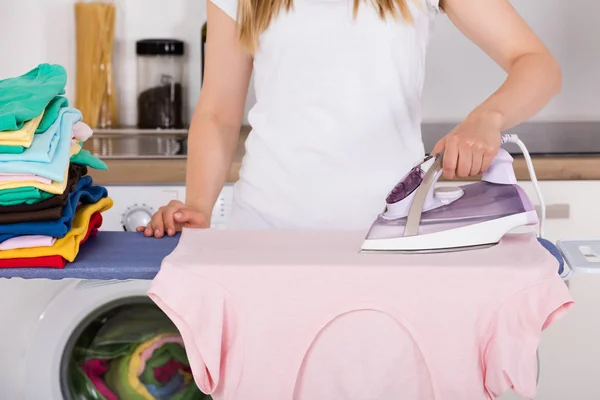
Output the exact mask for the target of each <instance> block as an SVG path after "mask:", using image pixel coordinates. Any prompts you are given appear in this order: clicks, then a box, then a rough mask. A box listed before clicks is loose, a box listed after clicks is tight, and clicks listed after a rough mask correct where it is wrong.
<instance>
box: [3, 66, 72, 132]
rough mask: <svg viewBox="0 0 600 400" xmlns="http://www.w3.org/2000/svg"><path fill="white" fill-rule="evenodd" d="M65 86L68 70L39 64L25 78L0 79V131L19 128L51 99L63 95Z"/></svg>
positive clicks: (36, 114) (22, 76) (38, 113)
mask: <svg viewBox="0 0 600 400" xmlns="http://www.w3.org/2000/svg"><path fill="white" fill-rule="evenodd" d="M66 84H67V71H66V70H65V69H64V68H63V67H62V66H60V65H51V64H40V65H39V66H37V67H36V68H34V69H32V70H31V71H29V72H28V73H26V74H25V75H21V76H19V77H15V78H8V79H3V80H0V131H14V130H18V129H21V128H22V127H23V124H24V123H25V122H26V121H29V120H30V119H33V118H35V117H37V116H38V115H40V114H41V113H42V112H43V111H44V109H45V108H46V106H47V105H48V104H49V103H50V101H51V100H52V99H53V98H54V97H56V96H58V95H60V94H63V93H64V88H65V85H66Z"/></svg>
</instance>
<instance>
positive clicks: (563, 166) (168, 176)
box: [90, 128, 600, 185]
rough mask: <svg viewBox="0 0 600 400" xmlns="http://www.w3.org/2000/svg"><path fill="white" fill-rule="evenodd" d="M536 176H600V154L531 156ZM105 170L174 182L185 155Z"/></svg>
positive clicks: (523, 176) (110, 176) (522, 173)
mask: <svg viewBox="0 0 600 400" xmlns="http://www.w3.org/2000/svg"><path fill="white" fill-rule="evenodd" d="M247 137H248V128H244V129H243V130H242V133H241V134H240V141H239V143H238V148H237V151H236V153H235V157H234V161H233V163H232V165H231V169H230V171H229V177H228V182H235V181H236V180H237V179H238V173H239V170H240V168H241V165H242V158H243V156H244V153H245V148H244V144H245V141H246V138H247ZM532 160H533V164H534V167H535V171H536V175H537V177H538V179H539V180H600V155H573V156H571V155H560V156H555V155H552V156H535V155H534V156H532ZM105 162H106V164H107V165H108V171H96V170H90V175H92V177H93V178H94V181H95V182H97V183H98V184H101V185H147V184H150V185H163V184H164V185H173V184H184V183H185V165H186V160H185V159H141V160H132V159H129V160H128V159H110V160H105ZM513 165H514V168H515V173H516V175H517V179H518V180H524V181H527V180H529V172H528V171H527V165H526V163H525V160H524V159H523V157H522V156H519V155H517V156H515V160H514V164H513Z"/></svg>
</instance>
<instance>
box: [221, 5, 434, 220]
mask: <svg viewBox="0 0 600 400" xmlns="http://www.w3.org/2000/svg"><path fill="white" fill-rule="evenodd" d="M212 1H213V2H214V3H215V4H216V5H217V6H218V7H219V8H221V9H222V10H223V11H225V13H227V14H228V15H229V16H230V17H232V18H234V19H235V17H236V12H237V0H212ZM437 2H438V0H408V4H409V7H410V9H411V12H412V15H413V17H414V23H412V24H410V23H407V22H405V21H404V20H403V19H402V18H401V17H398V18H397V19H396V20H392V19H388V20H387V21H382V20H381V19H380V18H379V16H378V15H377V12H376V10H375V9H374V7H373V6H371V5H370V2H368V1H365V2H363V3H361V6H360V8H359V12H358V16H357V17H356V18H353V14H352V13H353V0H294V7H293V10H292V11H290V12H289V13H286V12H285V11H282V12H281V13H280V14H279V16H278V17H277V18H275V19H274V20H273V21H272V22H271V25H270V26H269V28H268V29H267V30H266V31H265V32H264V33H263V34H262V35H261V36H260V40H259V48H258V50H257V52H256V53H255V56H254V90H255V93H256V104H255V105H254V107H253V108H252V109H251V110H250V112H249V114H248V121H249V123H250V125H251V126H252V132H251V133H250V136H249V138H248V140H247V142H246V155H245V157H244V159H243V162H242V168H241V171H240V179H239V181H238V182H237V183H236V184H235V188H234V207H233V208H234V209H233V214H232V221H231V225H230V226H231V227H233V228H238V229H239V228H255V229H260V228H275V229H292V228H293V229H360V230H364V229H367V228H368V227H369V225H370V223H371V222H372V221H373V219H374V218H375V217H376V215H377V214H378V213H380V212H381V211H382V210H383V208H384V206H385V196H386V195H387V193H388V192H389V191H390V190H391V188H392V187H393V186H394V185H395V184H396V183H397V181H399V180H400V179H401V178H402V176H403V175H404V174H405V173H406V172H407V171H408V170H409V169H410V168H411V167H412V166H413V165H414V164H415V163H416V162H417V161H419V160H420V159H421V158H422V157H423V156H424V150H423V144H422V140H421V128H420V124H421V92H422V88H423V81H424V73H425V57H426V50H427V45H428V42H429V36H430V32H431V28H432V23H433V20H434V18H435V16H436V15H437V13H438V12H439V9H438V4H437Z"/></svg>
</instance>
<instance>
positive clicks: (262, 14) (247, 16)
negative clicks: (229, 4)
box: [238, 0, 412, 53]
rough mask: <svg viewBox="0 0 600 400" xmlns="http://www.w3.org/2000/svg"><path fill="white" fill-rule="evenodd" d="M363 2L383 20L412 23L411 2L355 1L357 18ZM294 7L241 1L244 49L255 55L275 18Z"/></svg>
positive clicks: (267, 0) (270, 0) (283, 1)
mask: <svg viewBox="0 0 600 400" xmlns="http://www.w3.org/2000/svg"><path fill="white" fill-rule="evenodd" d="M362 1H365V2H370V3H371V4H372V5H373V7H375V9H376V10H377V12H378V14H379V16H380V17H381V19H385V18H386V17H392V18H395V17H397V16H398V13H400V15H401V16H402V18H403V19H404V20H406V21H408V22H412V15H411V13H410V10H409V8H408V4H407V2H408V1H410V0H354V16H355V17H356V14H357V13H358V8H359V5H360V3H361V2H362ZM293 6H294V4H293V0H239V4H238V22H239V29H240V33H239V34H240V41H241V43H242V45H243V47H244V48H245V49H246V50H248V51H249V52H251V53H254V51H255V50H256V48H257V47H258V37H259V36H260V34H261V33H263V32H264V31H265V30H266V29H267V28H268V27H269V24H270V23H271V21H272V20H273V18H274V17H276V16H277V14H278V13H279V12H280V11H281V9H282V8H283V9H285V10H286V11H289V10H291V9H292V7H293Z"/></svg>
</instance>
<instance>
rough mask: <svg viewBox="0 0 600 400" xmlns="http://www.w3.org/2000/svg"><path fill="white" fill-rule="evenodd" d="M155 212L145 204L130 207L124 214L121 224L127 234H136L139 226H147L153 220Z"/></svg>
mask: <svg viewBox="0 0 600 400" xmlns="http://www.w3.org/2000/svg"><path fill="white" fill-rule="evenodd" d="M152 215H154V210H153V209H152V207H150V206H147V205H145V204H142V205H135V206H133V207H129V208H128V209H127V210H125V212H124V213H123V217H122V218H121V224H122V225H123V229H124V230H126V231H127V232H135V229H136V228H137V227H138V226H146V225H148V223H149V222H150V220H151V219H152Z"/></svg>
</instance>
